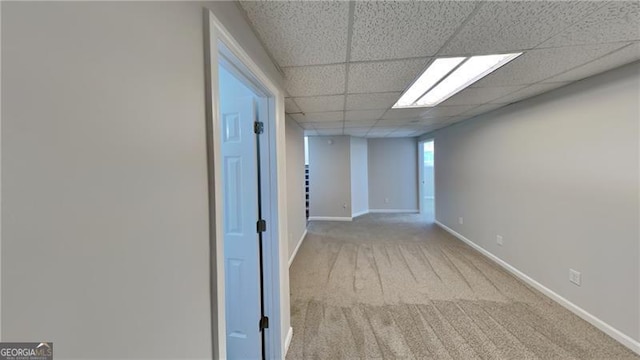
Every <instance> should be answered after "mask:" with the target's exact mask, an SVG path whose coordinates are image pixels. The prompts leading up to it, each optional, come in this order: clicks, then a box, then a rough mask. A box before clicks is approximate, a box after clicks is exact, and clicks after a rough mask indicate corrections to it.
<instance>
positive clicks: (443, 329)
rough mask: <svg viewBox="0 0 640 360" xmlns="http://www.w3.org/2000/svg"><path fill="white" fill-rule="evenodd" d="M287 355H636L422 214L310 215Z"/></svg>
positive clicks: (295, 276) (294, 269)
mask: <svg viewBox="0 0 640 360" xmlns="http://www.w3.org/2000/svg"><path fill="white" fill-rule="evenodd" d="M290 281H291V322H292V326H293V329H294V335H293V339H292V342H291V346H290V349H289V352H288V355H287V359H292V360H293V359H380V358H382V359H638V357H637V356H635V355H634V354H632V353H631V352H630V351H629V350H627V349H625V348H624V347H623V346H621V345H620V344H619V343H617V342H616V341H614V340H612V339H611V338H609V337H608V336H606V335H605V334H603V333H602V332H600V331H599V330H597V329H595V328H594V327H592V326H591V325H590V324H588V323H587V322H585V321H583V320H581V319H580V318H578V317H577V316H575V315H573V314H572V313H570V312H569V311H567V310H565V309H564V308H562V307H561V306H560V305H558V304H557V303H555V302H553V301H551V300H550V299H548V298H546V297H545V296H543V295H542V294H540V293H539V292H537V291H536V290H534V289H532V288H530V287H529V286H527V285H525V284H524V283H522V282H521V281H519V280H518V279H516V278H514V277H513V276H511V275H510V274H508V273H507V272H505V271H504V270H502V269H501V268H500V267H499V266H497V265H496V264H494V263H493V262H491V261H490V260H488V259H486V258H484V257H483V256H482V255H480V254H479V253H477V252H476V251H475V250H473V249H471V248H470V247H468V246H467V245H466V244H464V243H462V242H460V241H458V240H457V239H455V238H453V237H452V236H451V235H449V234H447V233H445V232H444V231H443V230H441V229H439V228H438V227H437V226H436V225H435V224H433V223H432V219H426V220H425V217H424V216H420V215H404V214H403V215H390V214H369V215H365V216H362V217H360V218H357V219H356V220H355V221H353V222H312V223H311V224H310V225H309V233H308V235H307V238H306V239H305V242H304V243H303V245H302V247H301V248H300V251H299V253H298V255H297V257H296V259H295V261H294V263H293V264H292V266H291V268H290Z"/></svg>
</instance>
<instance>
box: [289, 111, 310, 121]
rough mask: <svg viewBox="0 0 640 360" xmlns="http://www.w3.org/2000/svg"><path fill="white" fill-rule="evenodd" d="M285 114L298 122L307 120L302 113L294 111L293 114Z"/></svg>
mask: <svg viewBox="0 0 640 360" xmlns="http://www.w3.org/2000/svg"><path fill="white" fill-rule="evenodd" d="M287 115H288V116H289V117H291V118H292V119H293V120H295V121H297V122H299V123H301V122H304V121H306V120H307V119H306V118H305V116H304V115H303V114H302V113H294V114H287Z"/></svg>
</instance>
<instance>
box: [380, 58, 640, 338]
mask: <svg viewBox="0 0 640 360" xmlns="http://www.w3.org/2000/svg"><path fill="white" fill-rule="evenodd" d="M639 97H640V65H639V64H638V63H635V64H633V65H630V66H626V67H623V68H620V69H618V70H614V71H611V72H608V73H605V74H602V75H599V76H596V77H593V78H589V79H586V80H583V81H580V82H577V83H575V84H572V85H569V86H567V87H564V88H561V89H558V90H556V91H552V92H550V93H547V94H543V95H541V96H538V97H535V98H533V99H529V100H526V101H523V102H520V103H517V104H513V105H511V106H508V107H506V108H504V109H500V110H498V111H496V112H492V113H489V114H486V115H484V116H480V117H478V118H476V119H474V120H471V121H466V122H463V123H460V124H458V125H455V126H452V127H449V128H446V129H443V130H442V131H439V132H436V133H435V140H436V141H435V146H436V149H435V153H436V166H435V168H436V185H437V187H436V199H437V201H436V206H437V219H438V220H439V221H440V222H442V223H443V224H445V225H446V226H448V227H450V228H452V229H454V230H455V231H456V232H458V233H460V234H462V235H463V236H465V237H467V238H468V239H470V240H471V241H473V242H475V243H476V244H478V245H479V246H481V247H482V248H484V249H486V250H488V251H489V252H491V253H493V254H495V255H496V256H498V257H500V258H501V259H503V260H504V261H506V262H507V263H509V264H511V265H512V266H514V267H515V268H517V269H519V270H520V271H522V272H524V273H525V274H527V275H528V276H530V277H531V278H533V279H535V280H536V281H538V282H539V283H541V284H542V285H544V286H546V287H547V288H549V289H551V290H552V291H554V292H556V293H557V294H559V295H561V296H562V297H564V298H566V299H568V300H569V301H571V302H573V303H574V304H576V305H578V306H579V307H581V308H583V309H584V310H586V311H587V312H589V313H591V314H592V315H594V316H596V317H597V318H599V319H601V320H603V321H604V322H606V323H608V324H609V325H611V326H613V327H614V328H616V329H618V330H619V331H621V332H623V333H624V334H626V335H627V336H629V337H631V338H633V339H635V340H636V341H637V340H640V306H639V304H640V298H639V292H640V289H639V287H640V265H639V254H640V249H639V239H640V234H639V228H638V222H639V218H640V212H639V202H638V199H639V190H638V188H639V148H638V143H639V127H638V123H639V119H640V108H639V106H638V99H639ZM370 151H371V147H370ZM458 217H464V225H460V224H458ZM497 234H500V235H502V236H503V237H504V246H503V247H499V246H497V244H496V235H497ZM569 268H573V269H576V270H578V271H580V272H581V273H582V286H580V287H578V286H575V285H573V284H571V283H570V282H569V275H568V274H569Z"/></svg>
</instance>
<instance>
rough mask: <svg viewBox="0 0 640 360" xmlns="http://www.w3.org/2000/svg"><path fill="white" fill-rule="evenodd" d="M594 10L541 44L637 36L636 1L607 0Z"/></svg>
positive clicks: (638, 10)
mask: <svg viewBox="0 0 640 360" xmlns="http://www.w3.org/2000/svg"><path fill="white" fill-rule="evenodd" d="M600 4H605V5H604V6H603V7H602V8H600V9H599V10H598V11H596V12H594V13H593V14H591V15H590V16H588V17H587V18H585V19H584V20H582V21H579V22H577V23H576V24H574V25H573V26H571V27H570V28H568V29H567V30H565V31H563V32H561V33H560V34H558V35H556V36H555V37H553V38H551V39H549V40H548V41H545V42H544V43H543V44H542V45H541V47H555V46H567V45H580V44H596V43H606V42H614V41H627V40H640V2H639V1H607V2H601V3H600Z"/></svg>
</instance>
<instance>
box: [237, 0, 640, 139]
mask: <svg viewBox="0 0 640 360" xmlns="http://www.w3.org/2000/svg"><path fill="white" fill-rule="evenodd" d="M240 6H241V7H242V9H244V11H245V12H246V16H247V18H248V19H249V22H250V23H251V25H252V27H253V28H254V29H253V30H254V32H255V33H256V34H258V37H259V38H260V41H261V42H262V43H263V44H264V45H265V47H266V49H267V52H268V53H269V54H270V55H271V57H272V59H274V60H275V62H276V66H278V68H279V69H281V70H282V72H283V74H284V77H285V89H286V91H287V93H288V97H287V98H286V99H285V108H286V112H287V114H288V116H289V117H290V118H291V119H293V120H295V121H297V122H298V123H299V124H300V125H301V127H303V128H304V129H305V134H307V135H341V134H344V135H352V136H362V137H383V136H418V135H421V134H424V133H426V132H430V131H433V130H436V129H438V128H442V127H446V126H449V125H451V124H453V123H456V122H459V121H464V120H466V119H468V118H471V117H474V116H477V115H480V114H483V113H485V112H488V111H492V110H495V109H497V108H500V107H502V106H505V105H508V104H510V103H513V102H517V101H521V100H524V99H526V98H528V97H531V96H536V95H539V94H541V93H544V92H547V91H550V90H553V89H556V88H558V87H561V86H564V85H566V84H569V83H571V82H574V81H578V80H581V79H583V78H585V77H588V76H592V75H595V74H598V73H601V72H604V71H607V70H610V69H613V68H615V67H618V66H622V65H624V64H627V63H630V62H634V61H637V60H640V28H639V27H638V26H637V24H638V23H640V2H637V1H615V2H587V1H579V0H578V1H532V2H530V1H526V2H522V1H496V2H481V1H404V2H396V1H376V2H365V1H357V2H300V1H297V2H286V1H285V2H271V1H257V2H254V1H246V2H245V1H241V2H240ZM520 51H523V52H524V54H523V55H521V56H520V57H519V58H517V59H515V60H514V61H512V62H510V63H508V64H506V65H505V66H504V67H502V68H500V69H498V70H497V71H495V72H493V73H491V74H490V75H488V76H486V77H484V78H482V79H480V80H479V81H478V82H476V83H474V84H472V85H471V86H470V87H468V88H466V89H464V90H462V91H460V92H459V93H457V94H456V95H454V96H452V97H451V98H449V99H447V100H446V101H444V102H443V103H441V104H440V105H438V106H436V107H433V108H420V109H418V110H415V109H391V107H392V105H393V104H394V103H395V102H396V101H397V100H398V98H399V97H400V95H401V94H402V93H403V92H404V91H406V89H407V88H408V87H409V86H410V85H411V84H412V83H413V82H414V81H415V80H416V79H417V78H418V77H419V76H420V74H421V72H422V71H424V70H425V69H426V67H427V66H429V65H430V64H431V63H432V62H433V60H434V59H435V58H437V57H451V56H471V55H486V54H498V53H510V52H520ZM403 110H411V111H403Z"/></svg>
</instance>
